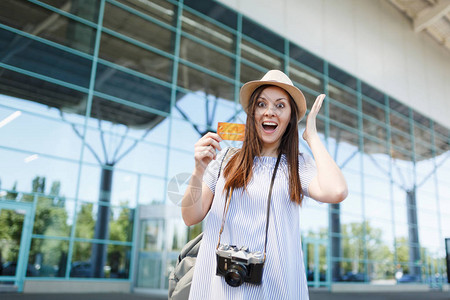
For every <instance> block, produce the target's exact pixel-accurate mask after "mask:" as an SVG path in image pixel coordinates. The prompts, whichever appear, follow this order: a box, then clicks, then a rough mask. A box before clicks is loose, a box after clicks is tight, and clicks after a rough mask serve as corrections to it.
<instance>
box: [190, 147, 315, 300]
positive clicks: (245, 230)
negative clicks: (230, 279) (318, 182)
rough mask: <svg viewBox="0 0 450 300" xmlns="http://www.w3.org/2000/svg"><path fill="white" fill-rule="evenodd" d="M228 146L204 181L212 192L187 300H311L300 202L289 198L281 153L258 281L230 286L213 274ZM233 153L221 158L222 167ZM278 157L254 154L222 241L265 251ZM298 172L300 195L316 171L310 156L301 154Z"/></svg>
mask: <svg viewBox="0 0 450 300" xmlns="http://www.w3.org/2000/svg"><path fill="white" fill-rule="evenodd" d="M225 151H226V149H223V150H222V151H221V152H220V153H219V154H218V155H217V158H216V160H214V161H212V162H211V163H210V164H209V165H208V167H207V169H206V171H205V174H204V177H203V181H204V182H205V183H206V184H207V185H208V187H209V188H210V189H211V191H212V192H213V194H214V199H213V203H212V205H211V209H210V211H209V213H208V215H207V216H206V219H205V223H204V227H203V231H204V235H203V241H202V244H201V246H200V250H199V253H198V256H197V261H196V265H195V270H194V277H193V280H192V286H191V292H190V296H189V299H190V300H208V299H210V300H220V299H233V300H250V299H251V300H255V299H270V300H275V299H280V300H281V299H283V300H285V299H286V300H287V299H296V300H306V299H309V295H308V285H307V282H306V274H305V268H304V264H303V253H302V246H301V237H300V223H299V206H298V204H295V203H294V202H292V201H291V199H290V194H289V173H288V166H287V160H286V156H285V155H282V157H281V160H280V165H279V167H278V168H279V169H278V171H277V174H276V178H275V182H274V185H273V190H272V200H271V205H270V217H269V229H268V236H267V251H266V261H265V264H264V271H263V277H262V281H261V284H260V285H254V284H249V283H243V284H242V285H241V286H239V287H231V286H229V285H228V284H227V283H226V282H225V280H224V277H222V276H218V275H216V252H215V250H216V246H217V242H218V239H219V230H220V227H221V224H222V216H223V209H224V203H225V200H226V199H225V198H226V197H225V193H224V192H223V188H224V184H225V179H224V177H223V172H221V173H220V177H219V178H217V177H218V174H219V173H218V172H219V167H220V162H221V161H222V160H223V156H224V154H225ZM230 157H231V155H228V156H227V160H226V161H224V165H223V167H222V170H223V168H224V167H225V165H226V163H227V161H228V160H229V158H230ZM276 160H277V158H276V157H255V159H254V164H253V176H252V178H251V180H250V182H249V184H248V185H247V189H246V190H245V191H244V189H243V188H240V189H236V190H234V192H233V195H232V197H231V202H230V207H229V210H228V214H227V218H226V222H225V226H224V230H223V233H222V238H221V243H222V244H230V245H236V246H238V247H240V246H248V248H249V251H251V252H253V251H261V252H263V251H264V241H265V229H266V210H267V196H268V193H269V187H270V182H271V179H272V174H273V170H274V167H275V163H276ZM299 173H300V181H301V184H302V188H303V193H304V195H305V196H308V186H309V183H310V182H311V180H312V178H313V177H314V176H315V174H316V166H315V163H314V161H313V159H312V158H311V156H309V155H305V154H299Z"/></svg>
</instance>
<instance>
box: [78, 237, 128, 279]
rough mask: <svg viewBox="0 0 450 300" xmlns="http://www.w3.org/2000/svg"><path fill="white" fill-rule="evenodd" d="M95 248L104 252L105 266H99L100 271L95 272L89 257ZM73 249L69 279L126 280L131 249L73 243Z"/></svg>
mask: <svg viewBox="0 0 450 300" xmlns="http://www.w3.org/2000/svg"><path fill="white" fill-rule="evenodd" d="M95 247H101V248H102V249H104V250H105V252H106V261H105V264H104V265H103V266H99V267H100V268H101V270H95V267H94V266H93V265H92V263H91V255H92V251H95V250H94V249H95ZM73 249H74V250H73V256H72V265H71V269H70V277H72V278H73V277H80V278H89V277H95V278H128V276H129V267H130V256H131V247H129V246H122V245H101V244H94V243H92V244H91V243H86V242H75V243H74V246H73Z"/></svg>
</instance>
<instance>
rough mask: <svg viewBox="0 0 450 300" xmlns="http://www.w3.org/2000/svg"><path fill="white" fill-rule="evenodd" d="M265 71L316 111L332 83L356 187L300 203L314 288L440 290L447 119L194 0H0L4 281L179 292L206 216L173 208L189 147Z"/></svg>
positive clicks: (326, 111)
mask: <svg viewBox="0 0 450 300" xmlns="http://www.w3.org/2000/svg"><path fill="white" fill-rule="evenodd" d="M269 69H280V70H283V71H285V72H286V73H287V74H289V76H290V78H291V79H292V80H293V81H294V84H295V85H296V86H298V87H299V88H300V89H301V90H302V91H303V92H304V94H305V96H306V99H307V103H308V107H309V108H310V107H311V105H312V103H313V101H314V99H315V97H316V96H317V95H318V94H320V93H325V94H327V98H326V99H325V102H324V105H323V107H322V110H321V112H320V114H319V116H318V122H317V124H318V129H319V131H320V135H321V137H322V139H323V142H324V143H325V145H326V146H327V148H328V150H329V152H330V154H331V155H332V157H334V159H335V160H336V161H337V163H338V165H339V166H340V167H341V169H342V171H343V173H344V175H345V177H346V179H347V181H348V184H349V196H348V198H347V199H346V200H345V201H344V202H342V203H341V204H336V205H319V204H317V203H315V202H314V201H311V200H307V201H306V202H305V204H304V205H303V207H302V208H301V220H302V221H301V224H300V226H301V228H302V235H303V249H302V250H303V251H304V256H305V265H306V267H307V272H308V281H309V285H311V286H312V287H319V286H330V285H331V284H333V283H336V282H360V283H361V284H376V283H392V284H397V283H401V282H416V283H422V284H428V285H429V286H431V287H442V285H443V284H444V283H445V282H446V281H447V278H446V262H445V243H444V241H445V237H450V160H449V159H448V157H449V156H450V147H449V142H450V131H449V128H446V127H445V126H443V125H441V124H439V123H437V122H435V121H434V120H432V119H430V118H428V117H426V116H424V115H422V114H421V112H419V111H416V110H414V109H412V108H411V107H408V106H407V105H405V104H404V103H402V102H400V101H398V100H397V99H394V98H392V97H390V95H387V94H386V93H384V92H383V91H382V90H378V89H376V88H374V87H372V86H371V85H370V83H368V82H364V81H362V80H361V79H359V78H357V77H355V76H353V75H352V74H348V73H346V72H345V71H343V70H341V69H339V68H338V67H337V66H334V65H333V64H331V63H329V62H327V61H325V60H323V59H322V58H320V57H318V56H316V55H314V54H313V53H310V52H308V51H306V50H305V49H303V48H301V47H300V46H298V45H296V44H293V43H292V42H290V41H289V40H288V39H286V38H285V37H281V36H279V35H277V34H275V33H273V32H272V31H270V30H268V29H267V28H265V27H264V26H262V25H260V24H258V23H257V22H255V21H254V20H251V19H249V18H247V17H245V16H244V15H242V14H240V13H238V12H236V11H233V10H231V9H229V8H227V7H226V6H224V5H222V4H220V3H218V2H215V1H195V0H185V1H174V0H69V1H67V0H64V1H63V0H41V1H38V0H29V1H25V0H3V1H1V2H0V246H1V247H0V249H1V251H0V258H1V264H0V266H1V267H0V271H1V273H0V281H1V282H3V283H15V284H16V285H17V286H18V289H19V290H21V289H22V288H23V286H22V285H23V281H24V280H25V281H32V280H36V279H40V280H48V281H49V282H50V281H52V280H53V281H55V280H66V281H74V280H75V279H76V280H80V279H81V278H85V279H89V280H98V281H99V284H100V282H106V281H123V282H129V283H130V286H131V287H135V288H141V289H150V290H164V289H167V278H168V274H169V273H170V271H171V270H172V269H173V266H174V263H175V261H176V257H177V255H178V252H179V250H180V249H181V247H182V246H183V245H184V244H185V243H186V241H187V240H188V239H189V238H191V237H193V236H194V235H196V234H197V233H198V232H199V231H200V230H201V226H194V227H191V228H187V227H186V226H185V225H184V223H183V221H182V219H181V214H180V208H179V206H178V203H179V201H180V199H181V198H180V197H181V196H180V195H181V194H182V191H183V183H184V184H185V181H186V180H187V179H188V177H189V174H190V172H191V171H192V170H193V167H194V159H193V145H194V144H195V142H196V141H197V140H198V139H199V138H200V136H202V135H203V134H204V133H206V132H208V131H215V130H216V129H217V122H221V121H224V122H237V123H244V122H245V118H246V115H245V113H244V112H243V111H242V107H241V106H240V104H239V99H238V97H239V89H240V86H241V85H242V84H243V83H245V82H247V81H249V80H255V79H259V78H261V77H262V75H263V74H264V73H265V72H266V71H267V70H269ZM304 126H305V123H304V120H303V121H302V123H300V125H299V127H300V131H301V130H302V129H303V128H304ZM300 149H301V151H304V152H308V151H309V150H308V148H307V146H306V144H305V143H304V142H303V141H301V142H300ZM299 251H300V249H299Z"/></svg>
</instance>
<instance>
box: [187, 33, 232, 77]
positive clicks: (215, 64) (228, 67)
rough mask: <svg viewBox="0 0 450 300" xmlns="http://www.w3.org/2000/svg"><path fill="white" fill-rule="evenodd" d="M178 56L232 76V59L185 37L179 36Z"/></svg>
mask: <svg viewBox="0 0 450 300" xmlns="http://www.w3.org/2000/svg"><path fill="white" fill-rule="evenodd" d="M180 58H182V59H185V60H187V61H189V62H193V63H195V64H198V65H200V66H203V67H205V68H208V69H209V70H211V71H214V72H217V73H219V74H222V75H225V76H227V77H231V78H233V77H234V66H235V61H234V59H232V58H230V57H229V56H226V55H224V54H222V53H220V52H217V51H215V50H213V49H211V48H208V47H207V46H204V45H201V44H199V43H197V42H194V41H193V40H190V39H188V38H185V37H182V38H181V44H180Z"/></svg>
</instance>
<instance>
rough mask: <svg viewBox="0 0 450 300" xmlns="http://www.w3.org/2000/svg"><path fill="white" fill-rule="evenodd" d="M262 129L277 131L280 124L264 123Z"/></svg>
mask: <svg viewBox="0 0 450 300" xmlns="http://www.w3.org/2000/svg"><path fill="white" fill-rule="evenodd" d="M262 127H263V128H264V130H265V131H274V130H275V129H277V127H278V124H277V123H275V122H268V121H266V122H263V123H262Z"/></svg>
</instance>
